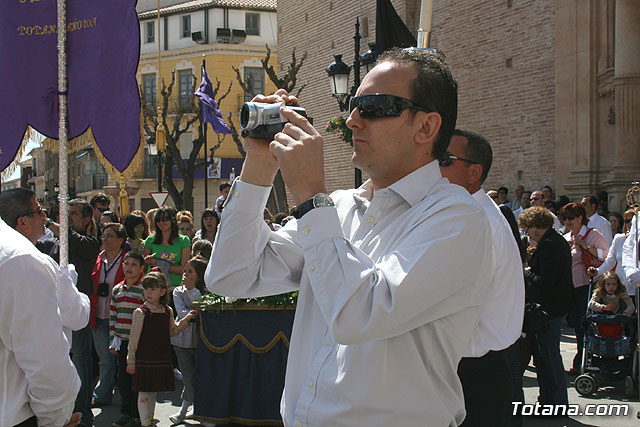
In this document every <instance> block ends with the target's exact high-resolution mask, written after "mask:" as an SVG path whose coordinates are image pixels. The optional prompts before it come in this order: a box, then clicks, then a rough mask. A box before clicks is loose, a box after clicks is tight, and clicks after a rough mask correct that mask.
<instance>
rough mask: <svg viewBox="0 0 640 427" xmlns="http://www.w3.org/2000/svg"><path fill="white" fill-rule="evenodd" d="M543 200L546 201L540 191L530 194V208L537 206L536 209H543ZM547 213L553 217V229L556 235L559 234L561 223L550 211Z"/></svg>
mask: <svg viewBox="0 0 640 427" xmlns="http://www.w3.org/2000/svg"><path fill="white" fill-rule="evenodd" d="M545 200H546V199H545V197H544V193H543V192H542V191H538V190H536V191H534V192H533V193H531V206H538V207H541V208H544V202H545ZM549 212H550V213H551V215H553V229H554V230H556V231H557V232H558V233H560V230H561V229H562V223H561V222H560V220H559V219H558V217H557V216H556V214H554V213H553V212H551V211H549ZM560 234H562V233H560Z"/></svg>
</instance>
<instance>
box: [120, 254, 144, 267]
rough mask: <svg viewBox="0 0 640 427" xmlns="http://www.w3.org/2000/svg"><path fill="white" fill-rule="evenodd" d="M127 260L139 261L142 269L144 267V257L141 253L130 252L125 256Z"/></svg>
mask: <svg viewBox="0 0 640 427" xmlns="http://www.w3.org/2000/svg"><path fill="white" fill-rule="evenodd" d="M127 258H133V259H135V260H137V261H138V263H139V264H140V266H141V267H142V266H143V265H144V257H143V256H142V254H141V253H140V252H136V251H129V252H127V253H126V254H124V259H127Z"/></svg>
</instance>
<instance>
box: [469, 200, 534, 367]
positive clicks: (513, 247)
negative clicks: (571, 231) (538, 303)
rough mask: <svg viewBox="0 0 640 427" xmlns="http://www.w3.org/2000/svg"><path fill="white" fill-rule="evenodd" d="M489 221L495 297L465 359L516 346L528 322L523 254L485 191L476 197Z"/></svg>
mask: <svg viewBox="0 0 640 427" xmlns="http://www.w3.org/2000/svg"><path fill="white" fill-rule="evenodd" d="M473 198H474V199H476V200H477V201H478V203H480V206H482V208H483V209H484V211H485V213H486V214H487V217H488V218H489V225H490V227H491V246H492V251H493V264H492V269H491V273H490V276H491V279H490V282H491V285H490V286H491V288H490V291H489V293H490V295H491V297H490V298H489V299H488V300H487V302H486V303H485V304H484V306H483V307H482V309H481V312H480V323H478V326H477V327H476V329H475V330H474V331H473V335H472V336H471V343H470V346H469V348H468V349H467V351H466V352H465V354H464V356H465V357H481V356H483V355H485V354H486V353H488V352H489V351H490V350H493V351H498V350H502V349H505V348H507V347H509V346H510V345H511V344H513V343H514V342H516V340H517V339H518V338H519V337H520V334H521V333H522V319H523V318H524V275H523V273H522V260H521V259H520V250H519V249H518V244H517V243H516V240H515V237H514V236H513V233H512V232H511V227H510V226H509V223H508V222H507V219H506V218H505V217H504V215H502V212H500V209H499V208H498V206H496V204H495V203H493V200H491V198H490V197H489V196H487V194H486V192H485V191H484V190H483V189H482V188H481V189H479V190H478V191H476V192H475V193H473Z"/></svg>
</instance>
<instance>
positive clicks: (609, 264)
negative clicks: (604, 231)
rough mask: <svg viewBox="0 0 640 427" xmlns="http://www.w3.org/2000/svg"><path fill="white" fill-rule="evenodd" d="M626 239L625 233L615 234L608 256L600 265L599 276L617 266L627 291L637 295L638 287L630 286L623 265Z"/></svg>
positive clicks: (616, 269) (617, 272) (618, 273)
mask: <svg viewBox="0 0 640 427" xmlns="http://www.w3.org/2000/svg"><path fill="white" fill-rule="evenodd" d="M625 240H627V236H625V235H624V233H619V234H616V235H615V237H614V238H613V242H612V243H611V246H610V247H609V253H608V254H607V258H605V260H604V262H603V263H602V265H600V267H598V276H599V275H601V274H604V273H606V272H607V271H611V269H613V268H614V267H615V273H616V274H617V275H618V277H619V278H620V281H621V282H622V283H623V284H624V285H625V286H626V287H627V293H628V294H629V295H635V294H636V287H635V286H629V284H628V283H627V274H626V273H625V271H624V267H623V266H622V250H623V247H624V242H625Z"/></svg>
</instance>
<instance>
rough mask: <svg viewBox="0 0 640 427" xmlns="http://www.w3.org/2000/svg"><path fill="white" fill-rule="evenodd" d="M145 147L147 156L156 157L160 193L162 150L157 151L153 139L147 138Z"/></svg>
mask: <svg viewBox="0 0 640 427" xmlns="http://www.w3.org/2000/svg"><path fill="white" fill-rule="evenodd" d="M147 147H149V155H150V156H155V157H156V165H157V166H158V192H161V191H162V150H158V146H157V145H156V141H155V139H153V137H151V136H150V137H148V138H147Z"/></svg>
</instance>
